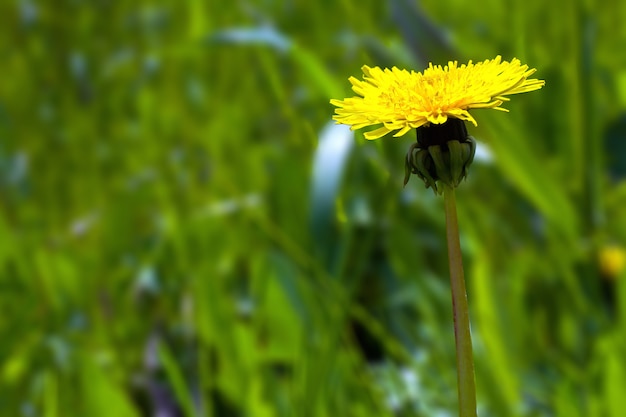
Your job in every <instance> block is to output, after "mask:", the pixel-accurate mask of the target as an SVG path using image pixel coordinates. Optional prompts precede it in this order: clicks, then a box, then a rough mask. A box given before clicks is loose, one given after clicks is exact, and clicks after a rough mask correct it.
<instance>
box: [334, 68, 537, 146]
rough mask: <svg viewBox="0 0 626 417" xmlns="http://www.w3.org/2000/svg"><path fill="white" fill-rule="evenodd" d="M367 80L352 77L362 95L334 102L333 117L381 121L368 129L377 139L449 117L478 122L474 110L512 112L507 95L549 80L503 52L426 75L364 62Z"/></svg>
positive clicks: (358, 123)
mask: <svg viewBox="0 0 626 417" xmlns="http://www.w3.org/2000/svg"><path fill="white" fill-rule="evenodd" d="M362 69H363V74H364V77H363V80H358V79H357V78H355V77H350V82H351V83H352V90H354V92H355V93H357V94H358V95H359V97H352V98H346V99H345V100H331V101H330V102H331V104H333V105H335V106H337V109H335V115H334V116H333V119H334V120H336V121H337V123H340V124H346V125H351V129H352V130H354V129H360V128H363V127H366V126H376V125H382V126H381V127H379V128H378V129H376V130H373V131H371V132H367V133H365V138H366V139H378V138H380V137H382V136H384V135H386V134H387V133H390V132H396V133H395V134H394V136H396V137H397V136H402V135H404V134H405V133H407V132H408V131H409V130H411V129H412V128H418V127H421V126H428V125H430V124H431V123H432V124H443V123H445V122H446V121H447V120H448V118H449V117H453V118H457V119H461V120H466V121H470V122H472V123H473V124H474V125H476V124H477V123H476V120H475V119H474V118H473V117H472V115H470V113H469V111H468V110H470V109H485V108H490V109H496V110H503V111H507V110H506V109H503V108H502V107H500V105H501V104H502V103H503V102H505V101H508V100H509V99H508V98H507V97H505V96H508V95H511V94H518V93H526V92H528V91H533V90H538V89H540V88H541V87H543V86H544V84H545V81H543V80H538V79H529V78H528V77H529V76H530V75H532V74H533V73H534V72H535V69H529V68H528V65H522V64H521V62H520V61H519V59H513V60H512V61H511V62H507V61H502V58H501V57H500V56H497V57H496V58H495V59H491V60H485V61H483V62H479V63H476V64H473V63H472V61H470V62H469V63H468V64H467V65H466V64H463V65H461V66H459V65H458V62H457V61H450V62H448V65H446V66H444V67H441V65H437V66H434V65H433V64H432V63H431V64H430V65H429V67H428V68H427V69H426V70H424V72H423V73H421V72H415V71H411V72H409V71H407V70H401V69H398V68H396V67H393V68H391V69H388V68H385V69H384V70H382V69H380V68H379V67H374V68H370V67H368V66H367V65H365V66H363V68H362Z"/></svg>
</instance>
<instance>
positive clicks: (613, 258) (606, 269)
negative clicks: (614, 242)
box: [599, 246, 626, 278]
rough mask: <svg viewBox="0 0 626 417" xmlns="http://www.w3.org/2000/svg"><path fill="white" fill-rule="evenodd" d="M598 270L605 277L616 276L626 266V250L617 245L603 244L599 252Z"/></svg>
mask: <svg viewBox="0 0 626 417" xmlns="http://www.w3.org/2000/svg"><path fill="white" fill-rule="evenodd" d="M599 258H600V259H599V261H600V271H601V272H602V274H603V275H604V276H605V277H607V278H616V277H618V276H619V275H620V274H621V273H622V271H623V270H624V267H626V250H624V248H622V247H619V246H605V247H603V248H602V249H601V250H600V254H599Z"/></svg>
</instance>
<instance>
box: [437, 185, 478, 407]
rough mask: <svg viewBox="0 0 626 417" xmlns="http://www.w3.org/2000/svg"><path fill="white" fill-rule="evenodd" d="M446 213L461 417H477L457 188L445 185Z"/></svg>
mask: <svg viewBox="0 0 626 417" xmlns="http://www.w3.org/2000/svg"><path fill="white" fill-rule="evenodd" d="M443 194H444V204H445V211H446V238H447V240H448V262H449V263H450V288H451V290H452V314H453V316H454V336H455V340H456V365H457V377H458V378H457V379H458V393H459V417H476V384H475V382H474V358H473V353H472V335H471V333H470V320H469V308H468V304H467V292H466V290H465V278H464V276H463V257H462V255H461V243H460V241H459V223H458V221H457V216H456V197H455V195H454V188H452V187H450V186H448V185H444V193H443Z"/></svg>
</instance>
